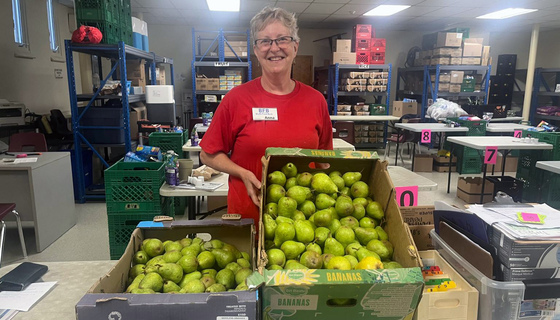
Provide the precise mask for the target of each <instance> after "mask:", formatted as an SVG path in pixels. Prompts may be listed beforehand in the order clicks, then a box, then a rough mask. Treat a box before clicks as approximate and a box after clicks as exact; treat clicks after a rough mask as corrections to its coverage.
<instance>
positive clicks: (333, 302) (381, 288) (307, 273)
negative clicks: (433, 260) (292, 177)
mask: <svg viewBox="0 0 560 320" xmlns="http://www.w3.org/2000/svg"><path fill="white" fill-rule="evenodd" d="M287 163H293V164H294V165H295V167H296V168H297V169H298V172H303V171H306V172H309V173H311V174H312V175H313V174H314V173H317V172H320V171H322V172H324V173H325V174H329V173H332V172H333V171H339V172H341V173H343V172H350V171H354V172H360V173H361V175H362V176H361V181H364V182H365V183H367V185H368V186H369V188H368V190H369V191H368V192H369V197H371V198H373V199H374V200H375V201H377V202H379V204H380V206H381V207H382V208H383V210H384V212H385V217H384V218H383V220H382V223H383V228H384V229H385V230H386V233H387V234H389V237H390V239H389V240H391V242H392V243H393V246H394V248H393V255H392V260H395V261H396V263H397V264H400V265H401V266H402V268H398V269H389V268H388V267H387V268H386V269H374V268H369V267H366V268H363V269H360V270H356V269H357V268H354V267H353V269H350V270H348V268H346V269H338V268H336V267H335V268H329V269H315V268H307V267H306V266H302V265H300V264H299V263H298V262H295V265H296V268H290V267H288V266H287V265H286V267H285V269H282V268H276V269H273V268H271V267H269V266H270V264H268V263H269V258H270V257H269V256H268V255H267V248H270V245H271V242H270V241H271V240H270V234H269V235H268V236H265V233H266V232H268V231H266V230H265V224H266V222H263V219H262V218H261V219H260V223H259V228H258V229H259V240H258V242H259V243H258V249H257V254H258V261H257V263H258V271H259V273H253V275H252V276H251V277H249V278H248V282H249V283H252V284H254V285H257V284H259V283H264V286H263V287H262V290H263V295H262V297H263V298H262V310H263V319H280V318H282V319H283V320H300V319H305V320H309V319H321V320H331V319H332V320H339V319H348V318H351V319H362V318H363V319H378V320H379V319H384V320H397V319H412V316H413V314H414V311H415V309H416V307H417V306H418V303H419V300H420V297H421V293H422V289H423V279H422V273H421V268H420V266H421V261H420V258H419V255H418V252H417V249H416V247H415V246H414V242H413V240H412V236H411V234H410V231H409V230H408V228H407V226H406V224H405V223H404V222H403V219H402V216H401V214H400V211H399V207H398V205H397V202H396V199H395V190H394V187H393V184H392V181H391V179H390V177H389V174H388V172H387V165H388V163H387V162H386V161H380V160H379V157H378V156H377V153H375V152H373V153H372V152H366V151H340V150H306V149H284V148H269V149H267V151H266V155H265V157H264V158H263V179H262V180H263V188H262V192H263V193H262V197H261V198H262V205H261V217H263V215H264V216H267V215H269V213H268V212H264V211H266V210H268V209H267V208H268V207H267V206H266V204H267V203H266V202H267V200H266V198H267V192H266V190H267V176H268V174H269V173H272V172H275V171H278V170H281V168H282V167H283V166H284V165H286V164H287ZM317 168H321V169H317ZM302 174H303V173H302ZM290 188H293V187H290ZM312 189H315V191H317V189H316V188H312ZM286 193H287V192H286ZM317 212H318V211H317ZM265 213H266V214H265ZM298 214H299V213H298ZM279 217H280V203H278V216H277V218H276V219H278V218H279ZM267 218H268V217H267ZM308 218H309V217H308ZM296 222H297V221H296ZM296 222H295V223H296ZM314 222H315V223H316V221H314ZM295 223H294V224H295ZM278 225H280V223H279V224H278ZM340 228H342V227H340ZM317 229H318V227H317ZM294 240H295V238H294ZM293 242H294V241H293ZM325 251H326V249H325ZM287 255H288V254H286V256H287ZM368 258H369V257H368ZM271 259H274V258H271ZM287 259H290V258H288V257H286V260H287ZM333 259H335V258H331V259H330V261H333ZM296 260H297V259H296ZM291 261H293V260H291ZM300 262H301V261H300ZM360 263H361V262H360ZM392 263H395V262H392ZM267 264H268V266H267ZM302 264H303V262H302ZM272 267H278V266H277V265H273V266H272ZM337 269H338V270H337Z"/></svg>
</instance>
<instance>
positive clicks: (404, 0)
mask: <svg viewBox="0 0 560 320" xmlns="http://www.w3.org/2000/svg"><path fill="white" fill-rule="evenodd" d="M422 1H424V0H385V1H384V2H383V3H382V4H391V5H409V6H412V5H417V4H420V3H422Z"/></svg>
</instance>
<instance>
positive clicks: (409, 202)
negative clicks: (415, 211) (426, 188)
mask: <svg viewBox="0 0 560 320" xmlns="http://www.w3.org/2000/svg"><path fill="white" fill-rule="evenodd" d="M395 191H396V192H397V203H398V204H399V206H401V207H416V206H417V205H418V186H410V187H395Z"/></svg>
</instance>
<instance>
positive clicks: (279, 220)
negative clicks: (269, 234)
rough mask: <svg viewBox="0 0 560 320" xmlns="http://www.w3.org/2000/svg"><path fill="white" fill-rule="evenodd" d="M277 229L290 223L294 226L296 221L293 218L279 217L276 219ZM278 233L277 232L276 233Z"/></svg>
mask: <svg viewBox="0 0 560 320" xmlns="http://www.w3.org/2000/svg"><path fill="white" fill-rule="evenodd" d="M274 221H276V227H277V228H278V225H279V224H281V223H289V224H294V220H293V219H292V218H288V217H282V216H278V217H276V220H274ZM274 232H276V230H275V231H274Z"/></svg>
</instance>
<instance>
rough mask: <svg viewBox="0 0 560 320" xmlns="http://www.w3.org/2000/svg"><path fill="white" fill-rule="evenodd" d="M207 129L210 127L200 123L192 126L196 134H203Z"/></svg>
mask: <svg viewBox="0 0 560 320" xmlns="http://www.w3.org/2000/svg"><path fill="white" fill-rule="evenodd" d="M208 127H210V126H209V125H208V126H205V125H203V124H202V123H197V124H195V125H194V128H195V130H196V132H198V133H205V132H206V130H208Z"/></svg>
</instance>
